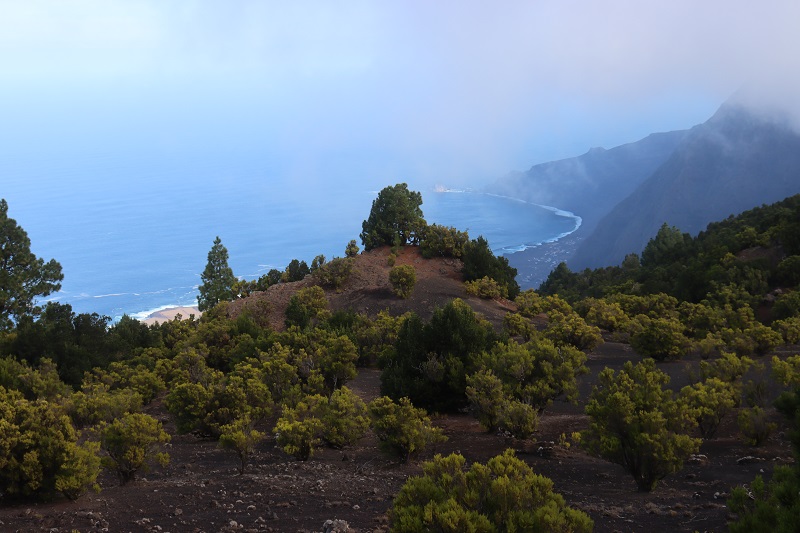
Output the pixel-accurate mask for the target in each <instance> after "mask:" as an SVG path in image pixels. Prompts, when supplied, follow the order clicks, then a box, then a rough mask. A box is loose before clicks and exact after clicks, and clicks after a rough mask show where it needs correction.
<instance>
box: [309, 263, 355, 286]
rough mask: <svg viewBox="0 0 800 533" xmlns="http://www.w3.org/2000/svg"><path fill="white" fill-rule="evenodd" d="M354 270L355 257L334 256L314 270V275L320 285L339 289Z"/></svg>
mask: <svg viewBox="0 0 800 533" xmlns="http://www.w3.org/2000/svg"><path fill="white" fill-rule="evenodd" d="M352 272H353V259H351V258H350V257H334V258H333V259H331V260H330V261H329V262H327V263H325V264H323V265H321V266H320V267H319V268H317V269H316V270H314V272H313V275H314V278H315V279H316V280H317V282H318V283H319V284H320V285H322V286H324V287H329V288H332V289H338V288H340V287H341V286H342V284H344V282H345V281H347V280H348V278H349V277H350V274H352Z"/></svg>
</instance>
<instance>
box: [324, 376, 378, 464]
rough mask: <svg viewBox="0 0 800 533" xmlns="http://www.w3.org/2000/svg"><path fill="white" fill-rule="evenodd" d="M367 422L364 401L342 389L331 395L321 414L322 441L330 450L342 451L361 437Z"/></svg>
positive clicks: (367, 414)
mask: <svg viewBox="0 0 800 533" xmlns="http://www.w3.org/2000/svg"><path fill="white" fill-rule="evenodd" d="M369 422H370V420H369V411H368V409H367V406H366V404H365V403H364V401H363V400H362V399H361V398H359V397H358V396H356V395H355V393H353V391H351V390H350V389H348V388H347V387H342V388H341V389H338V390H336V391H334V393H333V394H331V397H330V398H329V399H328V403H327V406H326V409H325V410H324V412H323V414H322V440H323V441H325V443H326V444H328V445H329V446H331V447H332V448H337V449H342V448H344V447H345V446H349V445H351V444H354V443H355V442H356V441H358V440H359V439H360V438H361V437H363V436H364V435H365V434H366V432H367V430H368V429H369Z"/></svg>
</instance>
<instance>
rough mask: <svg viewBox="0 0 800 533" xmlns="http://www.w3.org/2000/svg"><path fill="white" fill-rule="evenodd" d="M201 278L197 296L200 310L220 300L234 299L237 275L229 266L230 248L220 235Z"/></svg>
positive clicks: (210, 252) (212, 305) (204, 309)
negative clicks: (201, 281)
mask: <svg viewBox="0 0 800 533" xmlns="http://www.w3.org/2000/svg"><path fill="white" fill-rule="evenodd" d="M200 279H202V280H203V283H202V284H201V285H200V287H199V288H198V289H199V291H200V295H199V296H198V297H197V306H198V307H199V308H200V311H207V310H208V309H211V308H212V307H214V306H215V305H217V304H218V303H219V302H222V301H226V300H231V299H233V295H234V292H233V284H234V283H236V276H234V275H233V270H232V269H231V267H229V266H228V250H227V248H225V247H224V246H223V245H222V240H220V238H219V237H217V238H216V239H214V246H212V247H211V250H210V251H209V252H208V263H207V264H206V268H205V270H203V273H202V274H201V275H200Z"/></svg>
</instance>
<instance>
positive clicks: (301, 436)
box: [275, 394, 327, 461]
mask: <svg viewBox="0 0 800 533" xmlns="http://www.w3.org/2000/svg"><path fill="white" fill-rule="evenodd" d="M326 404H327V398H325V397H324V396H321V395H319V394H315V395H311V396H307V397H306V398H305V399H304V400H302V401H300V402H298V404H297V405H296V406H295V407H287V408H285V409H284V410H283V415H282V416H281V417H280V418H279V419H278V421H277V423H276V424H275V435H276V437H277V438H276V441H277V443H278V446H279V447H280V448H281V449H282V450H283V451H284V452H285V453H287V454H289V455H291V456H293V457H294V458H295V459H297V460H299V461H307V460H308V459H309V458H310V457H311V456H312V455H313V454H314V450H315V449H316V448H317V447H319V445H320V444H321V443H322V437H321V435H322V431H323V422H322V419H323V417H324V409H325V407H326Z"/></svg>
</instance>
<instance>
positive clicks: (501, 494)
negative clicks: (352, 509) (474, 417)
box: [389, 450, 593, 533]
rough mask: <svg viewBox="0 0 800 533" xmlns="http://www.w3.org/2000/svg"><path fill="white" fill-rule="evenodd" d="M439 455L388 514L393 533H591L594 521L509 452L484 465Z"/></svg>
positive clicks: (410, 483)
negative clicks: (466, 466) (423, 532)
mask: <svg viewBox="0 0 800 533" xmlns="http://www.w3.org/2000/svg"><path fill="white" fill-rule="evenodd" d="M465 463H466V460H465V459H464V457H462V456H461V455H458V454H451V455H449V456H447V457H442V456H441V455H436V456H435V457H434V459H433V461H430V462H426V463H424V464H423V465H422V469H423V475H422V476H414V477H411V478H409V479H408V481H406V483H405V484H404V485H403V487H402V488H401V489H400V492H399V493H398V494H397V496H396V497H395V499H394V503H393V506H392V510H391V511H390V513H389V520H390V526H391V528H392V531H394V532H397V533H405V532H408V533H417V532H420V531H453V532H455V531H472V532H515V531H547V532H552V533H581V532H589V531H592V528H593V523H592V521H591V519H589V517H588V516H587V515H586V514H585V513H583V512H581V511H578V510H575V509H572V508H570V507H568V506H567V505H566V503H565V502H564V498H563V497H562V496H561V495H560V494H558V493H555V492H553V482H552V481H551V480H550V479H548V478H546V477H544V476H541V475H537V474H534V472H533V470H532V469H531V468H530V467H529V466H528V465H527V464H525V463H524V462H523V461H521V460H520V459H518V458H516V457H515V456H514V452H512V451H511V450H507V451H506V452H505V453H503V454H502V455H498V456H496V457H494V458H492V459H490V460H489V461H488V462H487V463H486V464H485V465H484V464H481V463H473V464H472V466H470V468H469V470H467V471H465V470H464V467H465Z"/></svg>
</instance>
